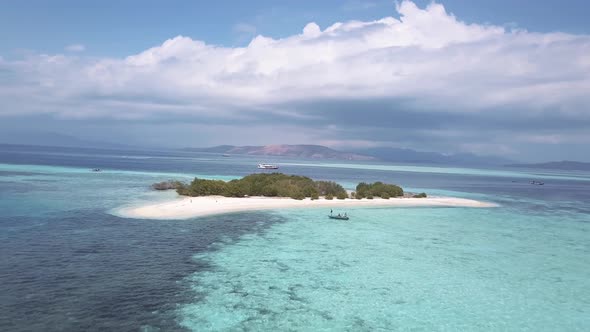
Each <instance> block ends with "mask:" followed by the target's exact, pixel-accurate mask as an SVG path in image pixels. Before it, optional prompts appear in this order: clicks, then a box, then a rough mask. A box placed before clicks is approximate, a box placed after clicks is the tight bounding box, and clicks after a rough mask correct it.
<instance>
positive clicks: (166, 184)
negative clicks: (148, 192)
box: [152, 180, 184, 190]
mask: <svg viewBox="0 0 590 332" xmlns="http://www.w3.org/2000/svg"><path fill="white" fill-rule="evenodd" d="M182 186H184V184H183V183H182V182H180V181H173V180H168V181H163V182H158V183H154V184H152V188H153V189H155V190H170V189H178V188H180V187H182Z"/></svg>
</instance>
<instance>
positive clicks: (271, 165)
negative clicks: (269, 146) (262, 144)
mask: <svg viewBox="0 0 590 332" xmlns="http://www.w3.org/2000/svg"><path fill="white" fill-rule="evenodd" d="M258 168H260V169H279V166H278V165H273V164H258Z"/></svg>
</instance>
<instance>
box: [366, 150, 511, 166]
mask: <svg viewBox="0 0 590 332" xmlns="http://www.w3.org/2000/svg"><path fill="white" fill-rule="evenodd" d="M356 151H357V152H358V153H362V154H365V155H369V156H373V157H376V158H378V159H380V160H383V161H389V162H401V163H426V164H449V165H450V164H454V165H504V164H506V163H510V162H512V161H511V160H509V159H505V158H501V157H494V156H479V155H475V154H471V153H459V154H450V155H447V154H442V153H438V152H421V151H416V150H412V149H401V148H369V149H364V150H356Z"/></svg>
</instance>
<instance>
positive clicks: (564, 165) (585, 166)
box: [506, 160, 590, 171]
mask: <svg viewBox="0 0 590 332" xmlns="http://www.w3.org/2000/svg"><path fill="white" fill-rule="evenodd" d="M506 166H507V167H526V168H542V169H561V170H568V171H574V170H575V171H590V163H584V162H580V161H569V160H564V161H551V162H547V163H538V164H510V165H506Z"/></svg>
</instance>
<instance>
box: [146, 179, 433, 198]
mask: <svg viewBox="0 0 590 332" xmlns="http://www.w3.org/2000/svg"><path fill="white" fill-rule="evenodd" d="M162 184H169V185H162ZM156 186H157V188H158V189H159V188H169V189H176V191H177V192H178V194H179V195H183V196H191V197H200V196H224V197H250V196H263V197H289V198H292V199H297V200H303V199H305V198H310V199H312V200H316V199H319V198H320V197H323V198H325V199H327V200H331V199H334V198H337V199H346V198H356V199H362V198H369V199H372V198H373V197H379V198H384V199H389V198H390V197H401V196H404V190H403V189H402V188H401V187H400V186H397V185H394V184H385V183H382V182H375V183H369V184H368V183H364V182H361V183H359V184H358V185H357V186H356V192H351V193H350V194H349V193H348V192H347V191H346V190H345V189H344V188H343V187H342V186H341V185H339V184H338V183H336V182H333V181H314V180H312V179H310V178H308V177H306V176H300V175H286V174H282V173H271V174H251V175H248V176H245V177H243V178H241V179H236V180H231V181H229V182H225V181H222V180H206V179H198V178H195V179H194V180H193V181H192V182H191V183H190V184H182V183H179V182H174V181H169V182H163V183H159V184H155V185H154V188H156ZM423 195H424V196H420V197H426V194H423Z"/></svg>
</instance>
